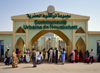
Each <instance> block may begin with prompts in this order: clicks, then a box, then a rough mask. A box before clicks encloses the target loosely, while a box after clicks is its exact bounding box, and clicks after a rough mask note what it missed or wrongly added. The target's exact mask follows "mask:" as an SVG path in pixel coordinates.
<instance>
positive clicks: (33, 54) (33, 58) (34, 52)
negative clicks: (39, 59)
mask: <svg viewBox="0 0 100 73" xmlns="http://www.w3.org/2000/svg"><path fill="white" fill-rule="evenodd" d="M31 58H32V60H33V65H34V66H33V67H36V51H35V49H34V48H33V53H32V57H31Z"/></svg>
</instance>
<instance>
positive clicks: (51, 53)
mask: <svg viewBox="0 0 100 73" xmlns="http://www.w3.org/2000/svg"><path fill="white" fill-rule="evenodd" d="M49 52H50V57H49V62H52V59H53V50H52V48H51V49H50V51H49Z"/></svg>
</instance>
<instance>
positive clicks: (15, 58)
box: [12, 49, 19, 68]
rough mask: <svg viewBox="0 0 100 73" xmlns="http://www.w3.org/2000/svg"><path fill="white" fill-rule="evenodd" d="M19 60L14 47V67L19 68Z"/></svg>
mask: <svg viewBox="0 0 100 73" xmlns="http://www.w3.org/2000/svg"><path fill="white" fill-rule="evenodd" d="M18 62H19V60H18V58H17V54H16V53H15V49H13V54H12V68H18V66H17V64H18Z"/></svg>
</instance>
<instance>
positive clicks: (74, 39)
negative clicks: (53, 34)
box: [73, 21, 76, 50]
mask: <svg viewBox="0 0 100 73" xmlns="http://www.w3.org/2000/svg"><path fill="white" fill-rule="evenodd" d="M74 25H75V21H73V26H74ZM74 49H76V48H75V29H73V50H74Z"/></svg>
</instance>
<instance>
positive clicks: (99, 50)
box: [97, 40, 100, 55]
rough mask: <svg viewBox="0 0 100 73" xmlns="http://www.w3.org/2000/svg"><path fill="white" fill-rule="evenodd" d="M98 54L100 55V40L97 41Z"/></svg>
mask: <svg viewBox="0 0 100 73" xmlns="http://www.w3.org/2000/svg"><path fill="white" fill-rule="evenodd" d="M97 55H100V40H98V41H97Z"/></svg>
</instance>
